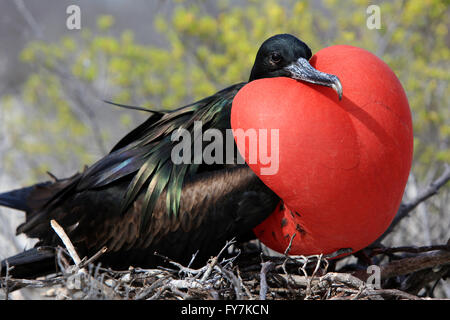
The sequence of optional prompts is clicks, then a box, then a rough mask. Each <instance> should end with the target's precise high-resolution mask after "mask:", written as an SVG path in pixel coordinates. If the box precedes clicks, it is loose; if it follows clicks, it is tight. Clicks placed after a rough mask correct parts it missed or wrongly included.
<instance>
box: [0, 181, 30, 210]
mask: <svg viewBox="0 0 450 320" xmlns="http://www.w3.org/2000/svg"><path fill="white" fill-rule="evenodd" d="M33 189H34V186H31V187H26V188H22V189H16V190H12V191H8V192H5V193H1V194H0V206H3V207H8V208H12V209H17V210H22V211H28V209H29V208H28V205H27V198H28V196H29V195H30V193H31V191H32V190H33Z"/></svg>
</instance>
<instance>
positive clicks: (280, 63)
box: [0, 34, 342, 277]
mask: <svg viewBox="0 0 450 320" xmlns="http://www.w3.org/2000/svg"><path fill="white" fill-rule="evenodd" d="M310 57H311V51H310V49H309V48H308V47H307V46H306V44H304V43H303V42H301V41H300V40H298V39H297V38H295V37H294V36H291V35H286V34H283V35H277V36H274V37H272V38H269V39H268V40H266V41H265V42H264V43H263V45H262V46H261V48H260V49H259V51H258V53H257V56H256V59H255V64H254V66H253V69H252V72H251V76H250V79H249V81H253V80H256V79H259V78H270V77H278V76H287V77H292V78H294V79H299V80H304V81H309V82H313V83H319V84H321V85H327V86H331V87H333V88H334V89H335V90H336V91H338V93H339V94H340V95H341V91H342V89H341V88H340V83H339V80H338V79H337V78H336V77H335V76H333V75H328V74H324V73H321V72H319V71H316V70H314V69H312V67H311V69H312V70H313V71H311V70H310V69H308V70H306V71H305V70H303V71H304V72H303V71H302V72H298V71H299V69H298V68H299V62H302V64H300V66H302V65H303V64H304V61H307V60H308V59H309V58H310ZM244 85H245V83H240V84H236V85H233V86H230V87H228V88H226V89H223V90H221V91H219V92H217V93H216V94H214V95H212V96H209V97H207V98H204V99H202V100H200V101H198V102H195V103H192V104H189V105H187V106H184V107H182V108H179V109H176V110H173V111H168V112H153V111H148V112H149V114H150V115H149V118H148V119H147V120H146V121H145V122H144V123H142V124H141V125H140V126H138V127H137V128H136V129H134V130H133V131H131V132H130V133H129V134H128V135H126V136H125V137H124V138H123V139H122V140H120V141H119V142H118V143H117V144H116V145H115V146H114V148H113V149H112V150H111V152H110V153H109V154H107V155H106V156H105V157H103V158H102V159H100V160H99V161H97V162H96V163H94V164H93V165H92V166H90V167H89V168H87V169H86V170H84V171H83V172H81V173H77V174H75V175H74V176H72V177H70V178H66V179H61V180H57V181H49V182H45V183H40V184H37V185H34V186H31V187H27V188H24V189H20V190H15V191H11V192H7V193H3V194H0V205H3V206H8V207H11V208H15V209H19V210H22V211H25V212H26V221H25V222H24V223H23V224H21V225H20V226H19V227H18V228H17V233H25V234H26V235H27V236H29V237H33V238H38V239H39V242H38V243H37V245H36V247H35V248H34V249H31V250H29V251H25V252H24V253H21V254H19V255H16V256H14V257H11V258H8V259H7V260H8V262H9V264H10V265H14V266H15V268H14V269H13V270H12V272H13V275H14V276H16V277H34V276H36V275H38V274H45V273H49V272H52V271H55V264H54V257H53V255H52V253H51V252H52V250H51V249H49V248H52V247H55V246H56V245H58V244H60V240H59V238H58V236H57V235H56V234H55V233H54V231H53V230H52V229H51V227H50V220H52V219H54V220H56V221H57V222H58V223H59V224H60V225H61V226H62V227H63V228H64V229H65V231H66V233H67V234H68V236H69V238H70V239H71V240H72V242H73V243H74V245H75V247H76V249H77V251H78V253H79V254H80V255H81V256H89V255H92V254H94V253H95V252H97V251H98V250H99V249H100V248H102V247H103V246H106V247H107V252H106V253H105V254H104V255H102V257H101V262H102V263H103V264H104V265H107V266H110V267H113V268H127V267H128V266H130V265H134V266H141V267H150V266H155V265H156V264H159V263H161V259H160V258H159V257H158V256H155V255H154V252H155V251H157V252H158V253H159V254H161V255H164V256H167V257H169V258H171V259H174V260H176V261H179V262H181V263H186V262H188V261H189V260H190V259H191V257H192V254H194V253H195V252H197V251H198V254H197V257H196V260H195V261H196V262H197V263H203V262H204V261H205V260H206V259H207V258H209V257H210V256H211V255H215V254H217V253H218V251H219V250H220V248H222V246H223V245H224V244H225V242H226V240H229V239H231V238H233V237H237V238H242V239H243V238H247V237H248V235H249V234H251V230H252V228H254V227H255V226H256V225H258V224H259V223H261V222H262V221H263V220H264V219H265V218H266V217H267V216H268V215H269V214H270V213H271V212H273V210H274V209H275V207H276V205H277V204H278V203H279V201H280V199H279V198H278V197H277V195H275V194H274V193H273V192H272V191H271V190H270V189H269V188H268V187H266V186H265V185H264V184H263V183H262V182H261V180H259V178H258V177H257V176H256V175H255V174H254V173H253V172H252V171H251V170H250V169H249V167H248V166H247V165H245V164H239V163H236V162H235V163H234V164H220V163H219V164H217V163H216V164H205V163H200V164H198V163H182V164H175V163H173V161H172V159H171V151H172V148H173V146H174V142H173V141H172V139H171V136H172V133H173V132H175V131H177V130H179V129H180V128H183V129H186V130H188V131H189V132H191V133H192V132H193V126H194V122H195V121H201V123H202V127H203V130H207V129H210V128H214V129H218V130H220V131H221V132H223V133H224V132H225V130H227V129H230V127H231V126H230V112H231V105H232V101H233V98H234V96H235V95H236V93H237V92H238V91H239V89H241V88H242V87H243V86H244ZM131 108H133V107H131ZM192 147H193V146H192ZM234 151H235V152H236V149H235V150H234ZM2 266H6V261H3V262H2Z"/></svg>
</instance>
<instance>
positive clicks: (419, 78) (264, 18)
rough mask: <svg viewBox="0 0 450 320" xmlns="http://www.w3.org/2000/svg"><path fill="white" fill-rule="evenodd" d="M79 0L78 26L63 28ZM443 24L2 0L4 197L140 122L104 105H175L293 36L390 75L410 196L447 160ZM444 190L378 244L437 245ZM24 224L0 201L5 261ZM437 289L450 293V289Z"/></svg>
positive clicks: (357, 11) (287, 5)
mask: <svg viewBox="0 0 450 320" xmlns="http://www.w3.org/2000/svg"><path fill="white" fill-rule="evenodd" d="M73 4H75V5H77V6H79V8H80V13H81V19H80V29H74V30H70V29H69V28H68V27H67V25H66V22H67V19H68V18H69V17H70V14H68V13H66V10H67V7H68V6H70V5H73ZM370 5H376V6H377V7H376V8H375V11H373V10H369V11H368V8H369V6H370ZM377 8H378V9H379V13H380V16H379V18H380V19H379V22H380V25H379V28H377V27H376V28H373V22H374V20H373V19H375V18H376V17H374V16H373V14H374V13H375V14H376V11H377V10H378V9H377ZM372 9H373V7H372ZM371 19H372V20H371ZM449 26H450V10H449V1H448V0H427V1H419V0H414V1H412V0H411V1H366V0H353V1H337V0H317V1H314V0H310V1H293V0H284V1H283V0H258V1H240V0H219V1H201V0H197V1H194V0H191V1H165V0H155V1H146V0H133V1H125V0H96V1H91V0H78V1H75V0H72V1H68V0H40V1H33V0H0V43H1V45H0V48H1V49H0V192H3V191H7V190H10V189H13V188H19V187H22V186H25V185H27V184H33V183H36V182H38V181H43V180H47V179H48V175H47V173H46V172H47V171H50V172H51V173H52V174H54V175H55V176H57V177H67V176H70V175H72V174H73V173H75V172H76V171H79V170H81V169H82V168H83V166H84V165H89V164H91V163H93V162H94V161H95V160H96V159H98V158H100V157H102V156H103V155H104V154H106V153H107V152H108V150H109V149H110V148H111V147H112V146H113V145H114V143H115V142H117V140H118V139H119V138H120V137H121V136H123V135H124V134H125V133H126V132H128V131H129V130H131V129H132V128H134V127H135V126H137V125H138V124H139V123H141V122H142V121H144V120H145V117H146V115H145V114H143V113H141V112H138V111H132V110H122V109H119V108H116V107H113V106H110V105H107V104H105V103H104V102H102V100H105V99H106V100H112V101H115V102H118V103H124V104H131V105H140V106H145V107H148V108H152V109H156V110H158V109H172V108H177V107H180V106H182V105H184V104H187V103H190V102H193V101H195V100H197V99H199V98H203V97H205V96H207V95H210V94H213V93H214V92H216V91H217V90H219V89H222V88H224V87H226V86H229V85H231V84H234V83H237V82H241V81H246V80H247V79H248V76H249V74H250V69H251V67H252V64H253V60H254V57H255V55H256V51H257V49H258V48H259V46H260V44H261V43H262V42H263V41H264V40H265V39H266V38H268V37H269V36H271V35H274V34H276V33H292V34H294V35H296V36H298V37H299V38H301V39H302V40H303V41H305V42H306V43H307V44H308V45H309V46H310V48H311V49H312V51H313V52H317V51H319V50H320V49H321V48H323V47H326V46H330V45H335V44H348V45H353V46H359V47H362V48H364V49H367V50H369V51H371V52H372V53H374V54H376V55H377V56H378V57H380V58H381V59H383V60H384V61H385V62H386V63H387V64H388V65H389V66H390V67H391V68H392V69H393V70H394V71H395V73H396V74H397V76H398V77H399V79H400V81H401V82H402V84H403V86H404V88H405V90H406V93H407V96H408V99H409V103H410V107H411V109H412V115H413V121H414V130H415V132H414V136H415V138H414V148H415V151H414V162H413V168H412V172H411V175H410V179H409V182H408V186H407V189H406V192H405V199H408V198H413V197H415V196H416V195H417V193H418V192H420V190H422V189H423V188H424V187H425V186H427V185H429V184H430V183H431V182H432V181H433V180H435V179H436V178H437V177H438V176H439V174H440V173H441V172H442V171H443V168H444V164H445V163H449V162H450V148H449V137H450V107H449V101H450V100H449V96H450V90H449V79H450V49H449V44H450V35H449V32H448V29H449ZM449 191H450V188H449V187H448V186H447V187H444V188H443V189H441V190H440V192H439V194H438V195H437V196H434V197H433V198H432V199H430V200H428V201H427V202H425V203H422V204H421V205H419V207H418V208H417V209H416V210H415V211H413V212H412V213H411V214H410V215H409V217H407V218H405V219H403V221H402V222H401V224H400V225H399V226H397V227H396V228H395V230H394V232H392V234H391V235H390V236H388V237H387V238H386V239H385V240H384V241H383V244H384V245H386V246H410V245H415V246H423V245H431V244H445V243H446V242H447V240H448V239H449V231H448V230H450V215H449V207H450V201H449V194H450V192H449ZM23 220H24V214H23V213H20V212H17V211H12V210H7V209H3V208H0V259H3V258H5V257H7V256H9V255H11V254H15V253H17V252H19V251H22V250H24V249H25V248H29V247H31V246H32V245H33V241H32V240H27V239H25V238H24V237H23V236H21V237H15V228H16V227H17V225H18V224H20V223H21V222H22V221H23ZM436 294H437V295H438V296H441V297H450V285H449V283H442V284H441V285H440V287H439V290H437V292H436Z"/></svg>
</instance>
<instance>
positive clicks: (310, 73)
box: [284, 58, 342, 100]
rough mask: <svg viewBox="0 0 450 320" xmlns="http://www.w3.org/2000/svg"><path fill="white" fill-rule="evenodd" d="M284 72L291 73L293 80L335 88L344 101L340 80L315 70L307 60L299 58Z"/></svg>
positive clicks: (340, 98)
mask: <svg viewBox="0 0 450 320" xmlns="http://www.w3.org/2000/svg"><path fill="white" fill-rule="evenodd" d="M284 70H286V71H287V72H289V73H290V77H291V78H292V79H296V80H302V81H306V82H310V83H315V84H319V85H321V86H327V87H331V88H333V89H334V91H336V92H337V94H338V96H339V100H342V84H341V82H340V81H339V78H338V77H336V76H335V75H333V74H328V73H324V72H320V71H319V70H316V69H314V68H313V67H312V66H311V65H310V64H309V62H308V60H306V59H305V58H299V59H298V60H297V61H296V62H293V63H291V64H290V65H288V66H286V67H285V68H284Z"/></svg>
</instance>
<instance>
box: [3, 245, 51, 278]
mask: <svg viewBox="0 0 450 320" xmlns="http://www.w3.org/2000/svg"><path fill="white" fill-rule="evenodd" d="M7 269H8V270H7ZM7 271H8V276H9V277H11V278H16V279H34V278H36V277H39V276H42V275H46V274H49V273H52V272H56V263H55V250H54V249H52V248H46V247H37V248H33V249H29V250H26V251H23V252H21V253H19V254H16V255H14V256H12V257H9V258H6V259H5V260H3V261H2V262H1V269H0V276H2V277H4V276H6V274H7Z"/></svg>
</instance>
